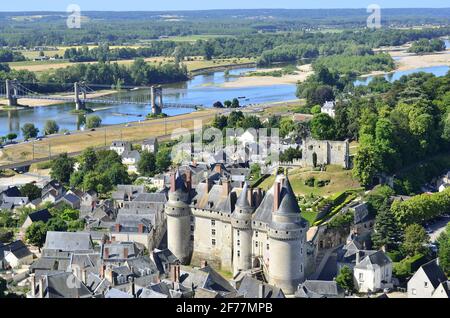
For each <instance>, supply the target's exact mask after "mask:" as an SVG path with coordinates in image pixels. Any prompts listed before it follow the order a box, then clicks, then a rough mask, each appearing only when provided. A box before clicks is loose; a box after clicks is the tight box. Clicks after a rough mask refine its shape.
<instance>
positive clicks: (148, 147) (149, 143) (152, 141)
mask: <svg viewBox="0 0 450 318" xmlns="http://www.w3.org/2000/svg"><path fill="white" fill-rule="evenodd" d="M142 151H148V152H150V153H156V152H157V151H158V139H156V138H149V139H146V140H144V142H143V143H142Z"/></svg>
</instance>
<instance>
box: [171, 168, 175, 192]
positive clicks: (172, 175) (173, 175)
mask: <svg viewBox="0 0 450 318" xmlns="http://www.w3.org/2000/svg"><path fill="white" fill-rule="evenodd" d="M175 180H176V173H175V172H172V173H171V174H170V192H175V191H176V188H175Z"/></svg>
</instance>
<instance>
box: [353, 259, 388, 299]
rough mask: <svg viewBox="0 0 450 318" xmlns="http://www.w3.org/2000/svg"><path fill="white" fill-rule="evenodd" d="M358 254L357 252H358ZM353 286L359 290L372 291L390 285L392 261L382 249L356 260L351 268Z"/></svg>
mask: <svg viewBox="0 0 450 318" xmlns="http://www.w3.org/2000/svg"><path fill="white" fill-rule="evenodd" d="M358 255H359V254H358ZM353 280H354V282H355V288H356V289H357V290H358V291H359V292H363V293H367V292H369V291H371V292H374V291H377V290H380V289H383V288H386V287H391V286H392V283H391V282H392V261H391V259H390V258H389V257H388V256H386V255H385V254H384V253H383V252H382V251H376V252H375V253H373V254H370V255H367V256H366V257H364V258H363V259H362V261H360V262H359V261H358V259H357V260H356V265H355V267H354V268H353Z"/></svg>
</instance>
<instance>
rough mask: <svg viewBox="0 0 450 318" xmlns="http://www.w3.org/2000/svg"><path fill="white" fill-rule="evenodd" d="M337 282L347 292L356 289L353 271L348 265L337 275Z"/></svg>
mask: <svg viewBox="0 0 450 318" xmlns="http://www.w3.org/2000/svg"><path fill="white" fill-rule="evenodd" d="M336 283H337V284H338V285H339V286H340V287H341V288H342V289H344V290H345V291H346V292H352V291H353V290H354V289H355V285H354V281H353V271H352V270H351V269H350V267H348V266H343V267H342V268H341V270H340V271H339V274H338V275H337V276H336Z"/></svg>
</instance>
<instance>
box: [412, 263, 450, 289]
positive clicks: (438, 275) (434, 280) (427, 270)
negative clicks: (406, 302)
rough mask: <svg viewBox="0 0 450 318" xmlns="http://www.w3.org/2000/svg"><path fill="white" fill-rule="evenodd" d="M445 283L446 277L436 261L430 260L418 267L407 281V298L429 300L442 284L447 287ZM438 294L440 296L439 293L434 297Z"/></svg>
mask: <svg viewBox="0 0 450 318" xmlns="http://www.w3.org/2000/svg"><path fill="white" fill-rule="evenodd" d="M446 282H447V277H446V276H445V274H444V272H443V271H442V269H441V268H440V267H439V265H438V263H437V260H432V261H431V262H428V263H426V264H424V265H422V266H420V268H419V269H418V270H417V272H415V273H414V275H413V277H411V279H410V280H409V281H408V298H431V297H433V295H434V293H435V292H436V291H437V290H439V286H440V285H441V284H442V283H445V284H446V285H447V286H448V284H447V283H446ZM438 294H440V292H439V291H438V293H437V294H436V296H438Z"/></svg>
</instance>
